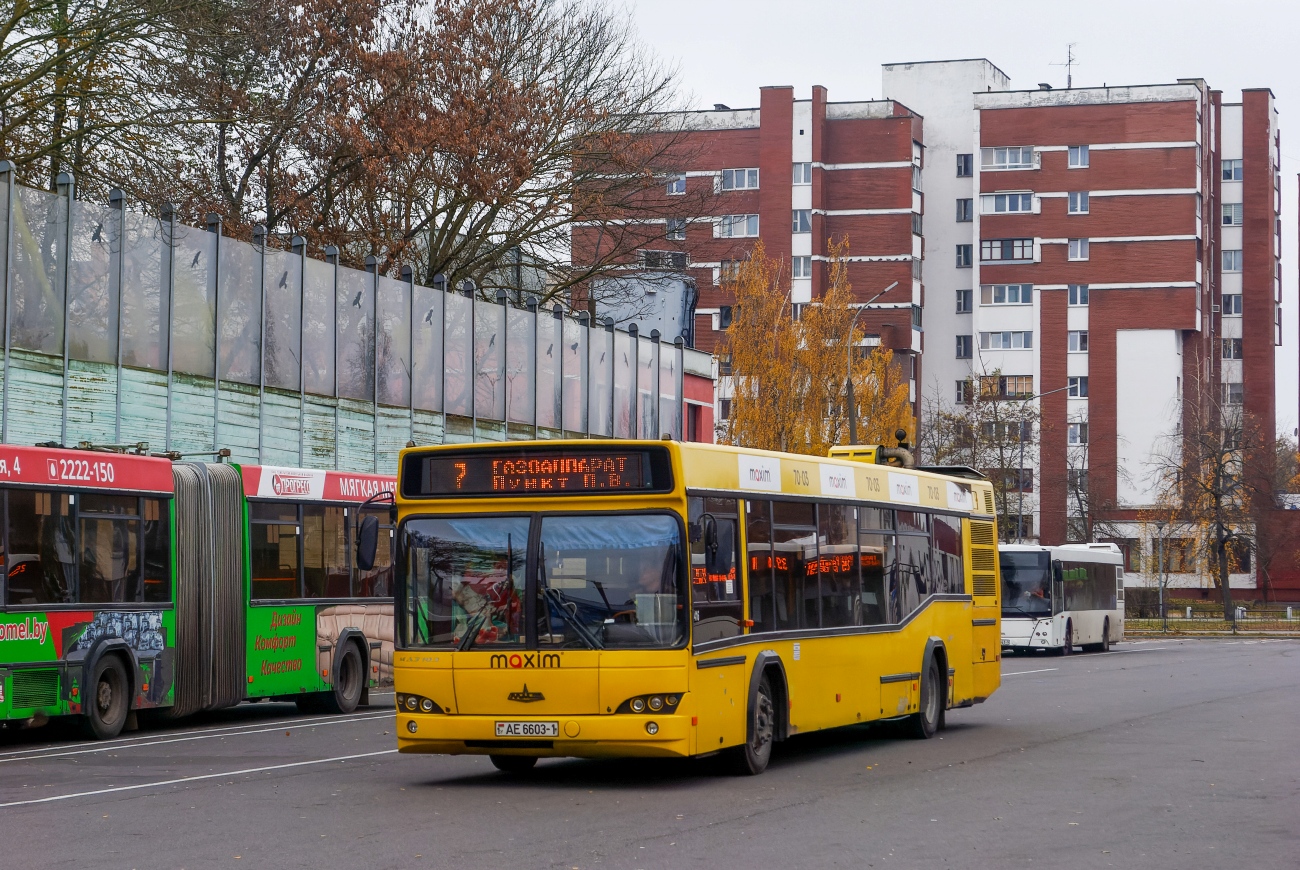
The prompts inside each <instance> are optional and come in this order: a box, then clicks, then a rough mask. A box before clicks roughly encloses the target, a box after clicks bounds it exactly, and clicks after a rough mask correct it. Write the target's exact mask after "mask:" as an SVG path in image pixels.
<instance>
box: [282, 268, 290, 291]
mask: <svg viewBox="0 0 1300 870" xmlns="http://www.w3.org/2000/svg"><path fill="white" fill-rule="evenodd" d="M288 286H289V271H288V270H287V269H286V270H285V273H284V274H283V275H281V276H280V287H281V288H284V287H288Z"/></svg>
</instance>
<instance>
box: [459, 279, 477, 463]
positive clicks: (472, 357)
mask: <svg viewBox="0 0 1300 870" xmlns="http://www.w3.org/2000/svg"><path fill="white" fill-rule="evenodd" d="M460 289H461V292H462V293H464V294H465V298H466V299H468V300H469V437H470V438H471V439H473V440H474V441H477V440H478V359H477V357H476V354H477V352H478V340H477V339H478V299H477V298H476V297H477V296H478V294H477V293H475V292H474V282H473V281H470V280H469V279H466V280H464V281H462V282H461V283H460Z"/></svg>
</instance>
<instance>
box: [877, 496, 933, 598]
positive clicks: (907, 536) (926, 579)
mask: <svg viewBox="0 0 1300 870" xmlns="http://www.w3.org/2000/svg"><path fill="white" fill-rule="evenodd" d="M895 516H896V519H897V524H898V536H897V538H896V540H895V544H894V547H895V554H896V558H895V560H894V562H893V564H892V565H890V570H889V575H888V576H889V595H890V604H891V609H892V608H893V607H894V606H896V607H897V610H894V611H893V613H892V615H893V616H894V617H895V619H896V620H898V621H901V620H902V619H903V618H905V617H906V616H908V615H909V614H910V613H912V612H913V611H915V610H916V609H917V608H918V607H920V606H921V602H922V601H923V600H925V598H926V596H928V595H930V594H931V593H932V592H934V591H935V589H934V574H933V570H932V568H931V561H930V534H929V532H930V526H929V519H930V517H929V515H928V514H925V513H922V512H920V511H896V512H895Z"/></svg>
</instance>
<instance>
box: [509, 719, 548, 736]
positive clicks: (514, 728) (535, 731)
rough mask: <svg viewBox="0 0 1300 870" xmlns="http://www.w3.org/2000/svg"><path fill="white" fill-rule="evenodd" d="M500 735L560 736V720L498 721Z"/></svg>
mask: <svg viewBox="0 0 1300 870" xmlns="http://www.w3.org/2000/svg"><path fill="white" fill-rule="evenodd" d="M497 736H498V737H559V736H560V723H559V722H498V723H497Z"/></svg>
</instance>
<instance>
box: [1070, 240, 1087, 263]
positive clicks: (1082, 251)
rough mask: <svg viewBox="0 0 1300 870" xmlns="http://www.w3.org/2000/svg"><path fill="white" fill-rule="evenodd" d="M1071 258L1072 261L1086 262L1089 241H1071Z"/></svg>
mask: <svg viewBox="0 0 1300 870" xmlns="http://www.w3.org/2000/svg"><path fill="white" fill-rule="evenodd" d="M1069 257H1070V259H1071V260H1086V259H1088V240H1087V239H1070V254H1069Z"/></svg>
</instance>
